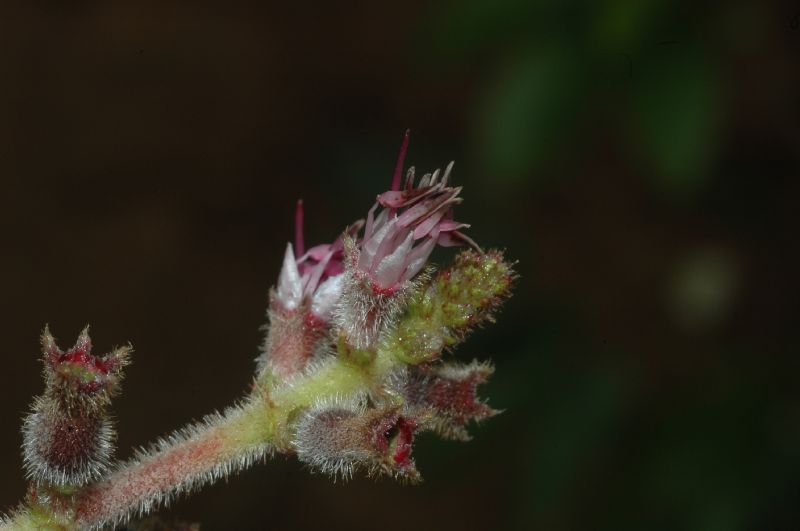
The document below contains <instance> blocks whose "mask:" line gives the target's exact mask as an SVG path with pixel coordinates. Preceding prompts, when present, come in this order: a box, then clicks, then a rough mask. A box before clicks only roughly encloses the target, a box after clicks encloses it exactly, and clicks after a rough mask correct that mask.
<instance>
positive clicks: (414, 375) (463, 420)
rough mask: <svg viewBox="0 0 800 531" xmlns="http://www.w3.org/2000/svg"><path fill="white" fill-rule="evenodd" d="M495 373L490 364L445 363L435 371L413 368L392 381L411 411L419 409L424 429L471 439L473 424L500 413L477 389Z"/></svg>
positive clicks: (462, 438) (459, 438) (446, 435)
mask: <svg viewBox="0 0 800 531" xmlns="http://www.w3.org/2000/svg"><path fill="white" fill-rule="evenodd" d="M492 372H494V369H493V367H492V366H491V365H489V364H488V363H479V362H477V361H473V362H472V363H470V364H467V365H461V364H445V365H440V366H438V367H436V368H426V367H410V368H408V370H407V371H406V372H405V373H404V374H402V375H400V376H396V377H395V378H394V379H393V380H394V381H393V382H392V387H394V388H395V389H396V390H397V391H398V392H399V393H400V394H401V396H403V397H404V398H405V399H406V401H407V405H408V407H409V408H411V410H420V413H419V414H418V415H419V416H420V417H424V418H425V419H426V422H425V426H424V427H425V428H427V429H431V430H433V431H435V432H436V433H438V434H439V435H440V436H442V437H445V438H448V439H457V440H463V441H466V440H469V438H470V437H469V434H468V433H467V429H466V426H467V424H468V423H469V422H470V421H480V420H483V419H486V418H489V417H492V416H494V415H496V414H497V413H498V411H496V410H494V409H492V408H491V407H489V406H488V405H487V404H486V403H485V402H483V401H482V400H480V399H479V398H478V395H477V388H478V386H479V385H480V384H482V383H484V382H485V381H486V380H487V379H488V377H489V376H490V375H491V374H492Z"/></svg>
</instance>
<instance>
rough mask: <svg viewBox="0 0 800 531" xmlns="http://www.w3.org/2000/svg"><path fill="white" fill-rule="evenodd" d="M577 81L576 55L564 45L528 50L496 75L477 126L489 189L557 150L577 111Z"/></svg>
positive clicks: (512, 179) (523, 173)
mask: <svg viewBox="0 0 800 531" xmlns="http://www.w3.org/2000/svg"><path fill="white" fill-rule="evenodd" d="M581 77H582V70H581V68H580V60H579V56H578V54H577V53H575V52H574V51H572V50H571V49H570V48H569V47H566V46H552V47H547V48H543V49H539V48H532V49H530V50H529V51H528V52H527V53H526V54H524V55H523V56H522V57H520V59H519V60H517V61H516V62H513V63H511V64H509V65H508V67H506V69H505V71H503V72H502V73H501V74H500V76H499V78H500V80H499V82H497V83H496V85H495V86H494V87H493V88H492V89H490V90H489V91H488V93H487V94H486V95H485V97H484V103H483V108H482V114H481V116H480V118H479V121H480V124H479V126H478V127H477V130H478V135H480V136H481V137H482V138H480V139H479V140H478V144H479V146H481V149H482V150H483V153H482V156H483V161H484V163H485V165H486V167H487V168H488V169H489V170H490V171H491V174H492V175H493V178H494V182H493V183H492V187H495V185H496V184H498V183H497V181H498V180H500V181H503V180H504V181H505V182H506V183H512V184H513V183H514V182H516V181H517V180H519V179H522V178H525V177H526V176H527V175H528V174H529V173H530V171H531V170H532V169H533V168H535V167H536V166H538V165H539V164H541V163H542V162H543V161H544V160H546V158H547V157H548V156H549V155H550V154H551V153H552V152H553V151H554V150H557V149H558V148H559V145H560V143H561V142H562V141H563V139H564V137H565V135H566V134H567V133H568V132H569V131H570V130H571V128H572V126H573V125H574V123H575V119H576V117H577V116H578V115H579V114H580V112H581V109H582V102H583V100H582V98H581V97H580V95H581V91H582V87H583V86H584V83H582V80H581ZM501 184H502V183H501Z"/></svg>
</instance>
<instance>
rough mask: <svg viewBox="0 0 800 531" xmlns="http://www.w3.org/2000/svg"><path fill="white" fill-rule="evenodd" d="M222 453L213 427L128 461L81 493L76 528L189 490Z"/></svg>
mask: <svg viewBox="0 0 800 531" xmlns="http://www.w3.org/2000/svg"><path fill="white" fill-rule="evenodd" d="M225 452H226V449H225V447H224V444H223V440H222V438H221V436H220V433H219V431H218V430H213V431H210V432H206V433H202V434H201V435H199V436H198V437H197V438H195V439H193V440H192V439H190V440H187V441H181V442H179V443H176V444H175V445H173V446H170V447H168V448H166V449H164V450H162V451H161V452H159V453H156V454H155V455H154V456H152V457H148V458H145V459H144V460H142V461H140V462H138V463H134V464H131V465H129V466H127V467H125V468H123V469H122V470H120V471H119V472H117V473H115V474H113V475H111V476H110V477H109V478H108V479H106V480H104V481H102V482H100V483H98V484H96V485H93V486H92V487H90V488H89V489H88V490H87V491H85V492H84V493H82V494H81V496H80V498H79V499H78V501H77V504H76V523H77V524H78V526H79V527H82V526H86V527H88V526H93V525H98V524H104V523H108V522H109V520H113V519H114V518H115V517H116V516H117V515H124V514H130V513H131V512H133V511H135V509H136V507H139V506H141V505H143V504H149V503H151V502H152V501H153V500H155V499H158V498H159V497H160V496H162V495H163V494H164V493H169V492H170V491H176V490H179V489H181V488H183V489H187V490H188V488H190V486H191V482H192V481H193V480H196V479H197V478H200V477H202V476H203V475H204V474H208V473H209V472H210V471H212V470H213V469H214V468H215V467H216V466H219V465H220V464H221V463H224V462H226V461H228V460H229V459H230V457H231V456H228V455H225Z"/></svg>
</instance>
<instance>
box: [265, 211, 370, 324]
mask: <svg viewBox="0 0 800 531" xmlns="http://www.w3.org/2000/svg"><path fill="white" fill-rule="evenodd" d="M362 225H363V222H361V221H358V222H356V223H355V224H353V226H352V227H351V228H349V229H348V230H347V231H345V233H346V234H347V233H353V232H355V231H358V230H359V229H360V228H361V226H362ZM343 236H344V235H342V236H340V237H339V238H337V239H336V240H335V241H334V242H333V243H330V244H321V245H317V246H315V247H312V248H311V249H309V250H308V251H307V252H305V253H304V252H303V251H304V242H303V201H302V200H299V201H298V202H297V210H296V213H295V247H292V244H291V243H288V244H287V245H286V252H285V253H284V256H283V266H282V267H281V272H280V276H279V277H278V286H277V291H276V300H277V302H278V303H280V305H281V306H282V307H283V309H284V310H286V311H293V310H296V309H298V308H300V307H304V308H305V309H307V311H309V312H310V313H311V315H312V316H313V317H314V318H316V319H317V320H319V321H321V322H324V323H327V322H328V321H329V320H330V316H331V313H332V311H333V308H334V306H335V304H336V302H337V301H338V299H339V296H340V295H341V291H342V287H341V274H342V273H343V272H344V262H343V260H344V243H343Z"/></svg>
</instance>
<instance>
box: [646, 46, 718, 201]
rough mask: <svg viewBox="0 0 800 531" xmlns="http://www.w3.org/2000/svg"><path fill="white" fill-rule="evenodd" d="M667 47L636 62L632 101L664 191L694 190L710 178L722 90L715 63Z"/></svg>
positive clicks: (654, 173) (656, 181)
mask: <svg viewBox="0 0 800 531" xmlns="http://www.w3.org/2000/svg"><path fill="white" fill-rule="evenodd" d="M676 46H681V43H677V44H675V45H672V46H670V47H665V48H664V50H662V51H660V53H661V54H660V55H656V56H652V57H649V58H648V57H644V58H643V59H642V60H638V61H637V68H636V89H635V98H634V101H633V110H634V123H635V136H636V143H637V144H638V145H640V146H641V148H642V150H643V155H644V157H645V158H646V160H647V161H648V162H649V164H650V165H651V166H652V170H654V171H652V173H651V175H650V177H651V179H652V182H653V184H654V185H655V186H657V187H658V188H660V189H661V190H662V191H664V192H667V193H670V194H674V195H678V196H681V195H682V196H687V195H692V194H693V193H695V192H696V191H698V190H699V189H700V188H701V187H702V185H703V184H704V183H705V182H706V181H707V180H708V178H709V175H708V171H709V169H710V165H711V161H712V159H713V156H714V148H715V146H716V144H717V141H718V135H719V127H718V124H719V111H720V101H719V100H720V97H721V95H720V90H719V87H718V86H717V81H716V79H715V77H714V75H713V73H712V72H711V67H710V65H709V64H708V63H707V62H706V61H704V60H703V59H701V58H700V57H697V56H696V55H695V54H693V53H691V52H686V51H683V50H681V49H677V50H676V49H674V48H675V47H676Z"/></svg>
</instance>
